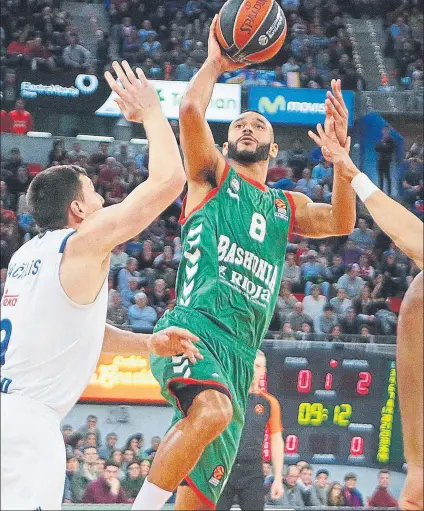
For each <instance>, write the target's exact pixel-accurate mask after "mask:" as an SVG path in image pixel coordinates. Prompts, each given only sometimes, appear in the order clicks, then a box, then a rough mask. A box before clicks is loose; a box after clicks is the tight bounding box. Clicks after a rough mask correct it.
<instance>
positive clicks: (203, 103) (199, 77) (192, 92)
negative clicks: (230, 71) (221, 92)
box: [180, 59, 221, 113]
mask: <svg viewBox="0 0 424 511" xmlns="http://www.w3.org/2000/svg"><path fill="white" fill-rule="evenodd" d="M220 75H221V70H220V68H219V66H218V65H217V64H216V63H215V62H214V61H212V60H208V59H207V60H206V61H205V62H204V63H203V65H202V67H201V68H200V69H199V71H198V72H197V73H196V74H195V75H194V77H193V78H192V80H191V82H190V83H189V85H188V87H187V89H186V91H185V93H184V97H183V99H182V102H181V106H180V110H181V111H182V112H183V111H184V110H185V109H189V108H198V109H200V110H201V111H202V112H203V113H205V112H206V109H207V108H208V105H209V103H210V101H211V98H212V93H213V88H214V86H215V83H216V81H217V80H218V78H219V76H220Z"/></svg>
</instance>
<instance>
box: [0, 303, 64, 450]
mask: <svg viewBox="0 0 424 511" xmlns="http://www.w3.org/2000/svg"><path fill="white" fill-rule="evenodd" d="M2 294H3V293H2ZM61 429H62V436H63V441H64V442H65V444H67V443H68V439H69V437H70V436H71V435H72V432H73V428H72V426H71V425H70V424H64V425H63V426H62V428H61Z"/></svg>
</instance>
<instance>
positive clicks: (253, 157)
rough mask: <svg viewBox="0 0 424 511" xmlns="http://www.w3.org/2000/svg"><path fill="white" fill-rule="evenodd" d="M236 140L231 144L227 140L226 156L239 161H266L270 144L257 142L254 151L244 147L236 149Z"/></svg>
mask: <svg viewBox="0 0 424 511" xmlns="http://www.w3.org/2000/svg"><path fill="white" fill-rule="evenodd" d="M237 144H238V141H237V142H236V143H235V144H233V143H232V142H228V158H229V159H230V160H234V161H237V162H239V163H256V162H258V161H266V160H267V159H268V157H269V150H270V148H271V144H262V145H261V144H257V147H256V149H255V150H254V151H250V150H248V149H244V150H243V151H239V150H238V149H237Z"/></svg>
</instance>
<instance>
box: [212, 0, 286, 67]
mask: <svg viewBox="0 0 424 511" xmlns="http://www.w3.org/2000/svg"><path fill="white" fill-rule="evenodd" d="M286 34H287V23H286V17H285V16H284V12H283V10H282V9H281V7H280V6H279V5H278V4H277V2H276V1H275V0H228V1H227V2H226V3H225V4H224V5H223V6H222V8H221V10H220V11H219V16H218V23H217V25H216V36H217V39H218V42H219V44H220V46H221V48H222V49H223V51H224V52H225V53H226V54H227V55H228V56H229V57H230V58H231V59H232V60H234V61H237V62H246V63H248V64H250V63H259V62H265V61H266V60H269V59H271V58H272V57H274V55H276V53H278V51H279V50H280V48H281V47H282V46H283V43H284V40H285V38H286Z"/></svg>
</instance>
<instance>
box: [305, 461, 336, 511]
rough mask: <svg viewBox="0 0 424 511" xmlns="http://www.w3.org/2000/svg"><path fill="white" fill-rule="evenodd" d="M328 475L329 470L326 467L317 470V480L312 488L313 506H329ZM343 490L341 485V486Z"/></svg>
mask: <svg viewBox="0 0 424 511" xmlns="http://www.w3.org/2000/svg"><path fill="white" fill-rule="evenodd" d="M328 476H329V472H328V470H326V469H325V468H321V469H319V470H318V471H317V473H316V476H315V482H314V484H313V486H312V490H311V506H318V507H321V508H322V507H325V506H328V497H327V495H328V493H327V491H328ZM340 490H341V487H340Z"/></svg>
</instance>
